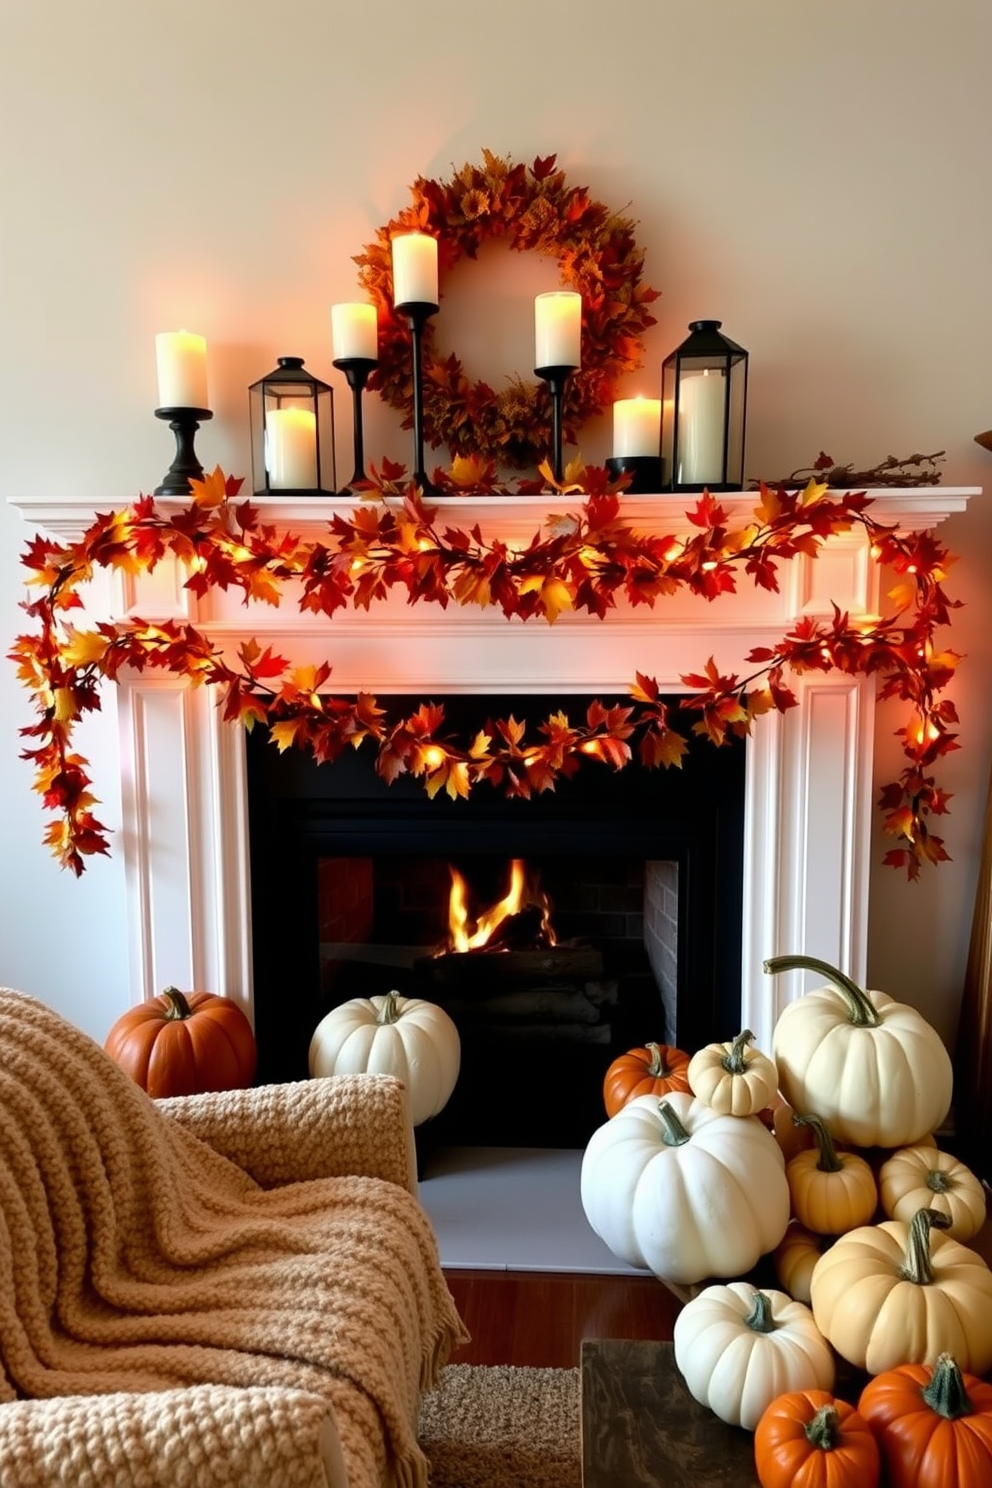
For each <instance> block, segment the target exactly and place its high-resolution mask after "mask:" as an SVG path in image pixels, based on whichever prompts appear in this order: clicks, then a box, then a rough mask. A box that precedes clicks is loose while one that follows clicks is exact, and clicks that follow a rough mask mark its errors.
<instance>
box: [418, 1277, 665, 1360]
mask: <svg viewBox="0 0 992 1488" xmlns="http://www.w3.org/2000/svg"><path fill="white" fill-rule="evenodd" d="M445 1276H446V1279H447V1282H448V1288H449V1290H450V1292H451V1295H452V1296H453V1297H454V1299H455V1303H456V1305H457V1307H458V1311H459V1313H460V1314H461V1317H462V1321H463V1322H464V1324H465V1326H466V1328H467V1329H468V1330H469V1332H470V1333H471V1335H472V1341H471V1343H469V1344H468V1345H467V1346H465V1347H464V1348H461V1349H459V1350H458V1351H457V1352H456V1353H455V1354H453V1355H452V1359H451V1362H452V1363H453V1364H518V1365H519V1364H530V1365H534V1366H536V1367H538V1368H555V1369H568V1368H572V1367H574V1366H577V1365H578V1363H579V1356H580V1352H581V1347H582V1340H583V1338H656V1339H665V1338H671V1336H672V1328H673V1326H674V1323H675V1317H676V1314H677V1312H678V1309H679V1305H680V1304H679V1302H678V1300H677V1299H676V1298H675V1297H674V1296H673V1295H672V1293H671V1292H670V1291H669V1290H668V1288H667V1287H666V1286H664V1285H663V1284H662V1283H661V1282H660V1281H657V1280H656V1279H655V1278H654V1277H651V1276H588V1275H583V1276H569V1275H563V1274H560V1273H546V1272H533V1271H460V1270H458V1271H456V1270H450V1271H446V1272H445Z"/></svg>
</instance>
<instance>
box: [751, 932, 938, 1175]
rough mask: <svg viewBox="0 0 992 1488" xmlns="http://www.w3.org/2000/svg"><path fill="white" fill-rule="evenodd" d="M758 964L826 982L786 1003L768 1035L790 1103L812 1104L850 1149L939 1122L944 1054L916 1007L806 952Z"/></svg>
mask: <svg viewBox="0 0 992 1488" xmlns="http://www.w3.org/2000/svg"><path fill="white" fill-rule="evenodd" d="M764 964H765V970H766V971H767V972H770V973H776V972H780V971H792V970H804V971H815V972H817V973H819V974H820V975H821V976H824V977H826V978H827V982H828V985H827V986H825V987H817V988H815V989H814V990H813V991H811V992H806V993H804V994H803V996H801V997H797V998H796V999H795V1000H794V1001H793V1002H790V1003H787V1004H786V1006H785V1007H784V1008H783V1010H782V1012H781V1013H780V1014H779V1017H778V1021H777V1022H776V1024H775V1028H774V1031H773V1034H772V1057H773V1058H774V1060H775V1063H776V1064H777V1066H778V1077H779V1088H780V1089H781V1092H782V1094H783V1095H784V1096H785V1098H786V1100H787V1101H789V1102H790V1104H791V1105H793V1106H794V1107H795V1108H796V1110H797V1111H815V1112H816V1113H817V1115H818V1116H820V1118H821V1119H822V1120H823V1121H825V1122H826V1123H827V1126H828V1127H829V1128H830V1130H831V1132H832V1133H833V1136H834V1140H835V1141H837V1142H840V1143H850V1145H851V1146H854V1147H902V1146H908V1145H909V1144H910V1143H913V1142H916V1141H918V1140H919V1139H920V1138H921V1137H923V1136H925V1135H926V1134H927V1133H928V1132H932V1131H935V1130H936V1129H937V1128H938V1127H939V1126H940V1124H941V1122H942V1121H943V1119H944V1117H945V1116H946V1115H947V1112H948V1111H949V1110H950V1105H951V1087H952V1083H953V1072H952V1067H951V1059H950V1055H949V1054H948V1052H947V1049H946V1048H945V1047H944V1043H943V1040H942V1039H941V1037H940V1035H939V1033H938V1032H937V1030H936V1029H935V1028H934V1027H933V1026H932V1025H931V1024H930V1023H928V1022H927V1021H926V1019H925V1018H924V1017H923V1016H922V1014H920V1013H918V1012H917V1011H916V1009H915V1008H912V1007H910V1006H909V1005H908V1004H907V1003H903V1002H897V1001H896V1000H895V999H894V998H892V997H888V996H886V994H885V993H884V992H872V991H869V992H866V991H864V990H863V989H862V988H861V987H859V986H858V985H857V983H856V982H853V981H852V980H851V978H850V977H849V976H845V974H844V973H843V972H841V971H838V970H837V969H836V967H833V966H830V965H828V963H827V962H826V961H820V960H817V959H816V957H813V956H775V957H773V958H772V959H771V960H769V961H766V962H765V963H764Z"/></svg>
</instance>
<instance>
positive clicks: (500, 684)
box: [13, 486, 977, 1045]
mask: <svg viewBox="0 0 992 1488" xmlns="http://www.w3.org/2000/svg"><path fill="white" fill-rule="evenodd" d="M974 494H977V488H972V487H939V486H938V487H932V488H925V487H916V488H911V489H908V490H895V489H880V490H877V491H873V492H869V495H870V496H871V497H872V508H871V510H872V513H873V515H874V516H876V517H877V518H878V520H880V521H883V522H891V523H893V524H895V525H897V526H899V527H900V528H902V529H905V530H918V529H925V528H930V527H933V526H936V525H937V524H938V523H939V522H941V521H942V520H943V519H944V518H945V517H947V516H949V515H951V514H952V513H956V512H959V511H962V510H964V509H965V507H966V505H967V502H968V499H969V498H970V497H971V496H972V495H974ZM721 499H722V501H723V502H724V504H725V505H726V506H727V507H728V508H729V509H730V510H731V512H732V513H734V512H737V513H739V514H741V515H743V514H744V513H745V512H749V511H750V509H751V506H752V505H753V498H752V497H751V496H750V495H749V494H747V493H740V494H739V495H735V494H730V495H727V496H724V497H722V498H721ZM170 501H171V498H167V499H163V501H162V502H161V503H160V504H161V506H162V507H163V509H166V510H167V509H168V507H169V504H170ZM13 504H15V505H17V506H18V507H19V509H20V510H21V512H22V514H23V516H24V518H25V520H26V521H27V522H29V523H30V524H31V525H32V526H33V527H35V528H41V529H43V530H45V531H47V532H49V533H51V534H52V535H53V536H56V537H58V538H60V539H62V540H66V539H72V538H73V537H77V536H79V535H80V534H81V533H82V531H84V530H85V528H86V526H87V525H88V523H89V522H90V521H91V520H92V515H93V511H94V506H93V503H92V502H83V501H77V500H70V501H59V502H50V501H34V500H27V501H19V502H15V503H13ZM111 504H112V505H116V506H123V505H125V504H126V503H125V502H123V501H118V502H115V503H106V504H104V505H102V506H101V507H100V508H99V509H106V506H107V505H111ZM177 504H182V503H177ZM576 504H577V498H554V499H550V498H547V497H544V496H540V497H486V498H464V499H462V498H457V499H447V500H444V501H443V502H442V503H441V505H442V506H443V511H442V514H441V517H442V520H443V521H446V522H448V523H450V524H451V525H454V526H462V527H465V528H469V527H471V526H473V525H474V524H476V523H478V525H479V526H480V527H481V528H482V530H483V532H484V533H485V534H486V535H487V536H490V535H499V536H500V537H502V538H503V539H504V540H506V541H507V542H510V543H512V542H514V541H518V542H524V543H526V542H527V541H529V540H530V537H531V536H532V534H533V533H534V531H536V530H537V528H538V527H539V526H540V525H541V523H542V522H543V520H544V519H545V518H546V517H548V516H550V515H553V514H554V513H556V512H567V511H571V510H574V509H575V506H576ZM354 505H355V501H354V498H352V497H350V496H348V497H343V498H342V497H335V498H330V499H327V500H323V499H321V500H319V501H305V500H295V499H285V500H278V499H273V500H271V501H266V502H264V503H262V512H261V515H262V520H263V521H266V522H271V523H274V524H276V525H283V526H286V527H289V528H291V529H292V530H293V531H295V532H300V533H304V534H312V535H317V533H318V532H324V531H326V523H327V522H328V520H329V518H330V516H331V514H332V513H333V512H334V511H335V510H344V511H350V510H351V509H352V508H353V507H354ZM683 513H684V503H683V502H682V501H681V500H680V498H677V497H671V496H659V497H627V498H625V499H624V503H623V514H624V517H625V519H626V520H627V521H628V522H629V524H630V525H631V526H633V527H634V528H636V529H638V530H642V531H652V530H660V529H663V530H664V531H666V532H678V531H680V530H681V529H682V528H683V527H684V526H685V519H684V514H683ZM184 578H185V574H184V573H183V571H182V570H181V568H180V567H179V565H177V564H176V563H175V561H174V560H172V559H167V560H165V561H164V562H163V563H161V564H160V565H159V566H158V568H157V569H156V570H155V571H154V573H153V574H150V575H147V574H145V575H141V576H138V577H137V578H136V577H133V576H131V575H127V574H119V575H108V574H103V573H101V574H98V575H97V578H96V581H95V582H94V583H93V584H92V585H91V586H90V590H89V591H88V593H87V594H86V595H85V597H86V599H87V611H86V613H85V615H79V616H77V623H86V622H88V621H91V620H95V619H99V618H105V617H107V616H114V615H123V614H131V615H135V614H137V615H141V616H143V617H145V618H147V619H164V618H170V617H171V618H177V619H184V620H189V621H191V622H193V623H195V624H196V625H197V626H199V627H201V628H202V629H203V630H204V631H205V632H206V633H207V634H208V635H210V636H211V637H212V638H214V639H215V640H216V641H217V642H218V643H220V644H221V645H224V646H228V647H230V648H231V649H232V651H233V648H234V647H235V646H236V645H237V644H238V643H239V641H240V640H241V639H242V638H244V637H246V636H249V635H253V636H255V637H256V638H257V639H258V640H259V641H260V643H261V644H262V645H263V646H265V645H271V646H272V647H273V649H274V650H275V651H278V652H279V653H280V654H282V655H284V656H287V657H290V658H291V659H292V660H293V662H294V664H304V663H307V662H313V663H315V664H317V663H320V662H322V661H324V660H325V659H326V660H329V661H330V662H331V664H332V667H333V671H332V676H331V686H332V687H333V689H334V690H335V692H338V693H340V694H342V695H349V694H354V693H356V692H359V691H372V692H374V693H375V694H376V695H377V696H378V697H379V699H380V702H382V703H383V704H384V705H386V706H388V704H389V699H390V697H391V696H396V697H400V696H403V695H412V696H415V697H418V698H423V699H432V698H436V697H440V696H443V697H445V698H449V699H463V700H470V699H477V698H479V697H480V696H486V697H490V698H499V697H510V696H513V697H516V696H521V695H522V696H533V697H535V698H537V697H541V698H549V697H550V698H554V699H556V700H557V702H558V704H559V705H560V706H561V707H563V708H564V709H565V711H568V710H569V707H570V706H571V705H572V700H574V701H575V704H576V705H579V706H581V699H584V698H588V697H591V696H596V697H600V698H614V699H618V700H622V699H623V697H624V696H625V693H626V689H627V687H628V686H629V685H630V683H631V682H632V681H633V677H634V673H635V671H637V670H639V671H642V672H645V673H647V674H649V675H651V676H654V677H655V678H657V680H658V683H659V685H660V687H661V688H662V690H663V691H664V692H669V693H673V694H677V693H679V692H680V691H681V690H682V685H681V683H680V680H679V679H680V675H681V673H683V672H685V671H688V670H698V669H699V668H700V667H701V665H702V663H703V662H704V661H705V660H706V658H707V657H708V656H713V658H714V660H715V661H716V664H717V665H718V666H719V667H720V669H721V670H722V671H738V672H739V671H740V670H741V669H742V658H743V656H744V655H745V654H746V652H747V651H748V650H749V649H750V648H751V647H752V646H755V645H761V644H768V643H769V642H771V641H774V640H775V639H777V638H778V637H779V636H781V635H782V634H783V633H784V632H785V631H786V630H787V629H788V628H789V626H790V624H791V623H793V622H794V621H795V620H796V619H797V618H798V617H800V616H802V615H808V614H812V615H821V614H828V613H829V611H830V607H831V604H832V603H836V604H837V605H838V606H840V607H841V608H842V609H844V610H847V611H848V612H849V613H850V614H851V615H852V616H857V615H859V614H864V615H870V614H874V613H877V612H878V611H879V609H880V608H881V601H880V596H879V588H878V584H879V574H878V572H877V569H876V565H875V564H874V563H872V561H871V559H870V556H869V553H868V549H867V544H866V541H865V539H864V537H863V535H862V534H861V533H860V532H858V531H854V532H852V533H850V534H847V535H844V536H841V537H835V538H832V539H831V540H830V541H829V542H828V543H827V545H826V547H825V549H824V550H823V552H822V553H821V555H820V556H819V558H818V559H817V560H815V561H811V560H809V559H807V558H805V557H799V558H797V559H795V560H794V561H793V562H792V563H789V564H784V565H783V566H782V568H781V570H780V581H781V590H780V591H779V592H778V593H769V592H767V591H759V590H754V589H752V588H750V587H749V584H748V581H747V580H746V579H745V577H744V576H743V575H742V576H741V579H740V583H739V592H738V593H737V594H736V595H733V596H727V595H725V596H722V597H721V599H720V601H719V602H718V603H713V604H710V603H707V602H706V601H705V600H703V599H702V598H700V597H698V596H693V595H688V594H682V593H679V594H676V595H673V596H670V597H669V598H667V599H664V600H662V601H661V602H660V603H659V604H658V605H657V606H656V608H655V609H654V610H648V609H646V608H644V607H641V608H638V609H630V608H627V607H624V606H622V605H618V607H617V610H616V611H615V612H613V613H611V614H610V615H609V617H608V618H607V619H606V620H605V621H599V620H597V619H595V618H593V617H590V616H586V615H577V614H568V613H566V614H564V615H562V616H561V617H560V619H559V620H558V622H557V623H556V624H555V625H554V626H548V625H547V624H546V623H544V622H537V621H531V622H527V623H526V624H525V623H523V622H519V621H516V620H512V621H510V620H507V619H505V618H504V617H503V616H502V614H500V613H498V612H496V611H490V610H483V611H477V610H475V609H462V608H458V609H455V608H454V607H451V608H449V609H448V610H441V609H440V608H438V607H435V606H427V605H417V606H413V607H410V606H408V605H406V604H405V602H404V600H403V599H402V597H401V596H399V595H397V596H395V597H394V598H392V599H390V600H389V601H388V602H385V603H382V604H379V605H375V606H373V607H372V609H371V610H369V611H368V612H363V611H358V612H356V611H348V612H339V614H338V615H336V616H335V618H334V619H333V621H328V620H326V619H324V618H318V617H314V616H312V615H305V614H302V613H300V612H298V611H297V610H295V609H294V607H293V605H292V603H291V602H290V601H286V602H284V604H283V606H282V607H281V608H279V609H272V608H271V607H267V606H263V605H257V604H252V605H248V606H245V605H244V604H242V603H241V601H240V597H239V596H238V595H237V594H234V593H224V592H221V591H215V590H211V591H210V592H209V593H208V594H206V595H205V596H203V597H201V598H199V599H197V598H196V597H195V596H194V595H193V594H192V593H191V592H190V591H188V590H187V589H185V588H184V587H183V584H184ZM790 685H792V687H793V690H794V691H795V692H796V694H797V697H798V699H799V706H798V707H797V708H794V709H792V710H790V711H789V712H788V713H785V714H781V715H779V714H770V715H767V716H765V717H764V718H762V719H760V720H759V721H758V723H757V724H756V726H755V728H754V732H753V735H752V736H751V738H750V739H749V740H748V742H747V748H746V751H745V758H744V764H743V775H744V791H743V822H742V849H741V854H742V878H741V895H740V898H741V903H740V936H739V947H740V949H739V981H740V1016H741V1022H742V1024H746V1025H747V1026H748V1027H750V1028H751V1029H753V1031H754V1032H755V1035H756V1038H757V1041H758V1042H759V1044H763V1045H767V1044H768V1042H769V1041H770V1036H771V1030H772V1027H773V1025H774V1021H775V1018H776V1016H777V1012H778V1010H779V1009H780V1008H781V1006H782V1005H784V1003H785V1001H787V1000H789V999H790V998H792V997H794V996H796V995H798V993H799V992H800V991H801V990H802V988H803V986H804V985H805V981H804V978H803V974H801V973H792V974H790V975H788V976H782V977H776V978H769V977H766V976H764V974H763V972H762V962H763V960H764V959H765V958H766V957H768V956H770V955H775V954H780V953H785V952H794V953H805V954H808V955H815V956H819V957H821V958H822V959H825V960H827V961H829V962H832V963H833V964H836V965H839V966H842V967H843V968H844V969H846V970H847V971H849V972H850V974H851V975H852V976H854V977H855V979H863V977H864V974H865V962H866V941H867V898H868V865H869V859H868V854H869V841H870V828H871V817H872V810H873V803H872V746H873V730H874V684H873V682H872V680H871V679H870V678H864V677H852V676H848V675H843V674H840V673H833V672H832V673H828V674H818V673H817V674H811V675H807V676H801V677H799V678H795V679H792V681H791V683H790ZM111 710H116V714H117V719H118V722H119V739H120V760H119V764H120V797H119V801H118V802H115V800H114V794H113V793H114V780H115V777H116V773H117V764H118V761H117V760H113V761H110V760H108V761H101V760H100V759H99V758H94V759H93V760H92V767H93V776H94V782H95V787H96V790H97V794H98V795H100V797H101V799H102V803H103V806H102V812H101V814H102V815H103V816H104V818H105V819H106V820H108V821H109V822H110V824H111V826H116V827H117V835H116V837H115V838H114V839H113V842H112V850H113V851H116V852H119V853H121V855H122V857H123V861H124V869H125V880H126V888H127V897H128V919H127V935H128V945H129V955H130V967H131V987H132V996H133V999H134V1001H135V1002H137V1001H140V1000H141V999H143V998H145V997H149V996H152V995H154V994H155V993H156V992H158V991H160V990H161V988H162V986H164V985H167V984H169V983H177V984H180V985H188V986H191V987H193V986H195V987H203V988H209V989H211V990H214V991H217V992H221V993H224V994H226V995H228V996H231V997H232V998H234V999H236V1000H237V1001H238V1002H239V1003H240V1004H241V1005H242V1006H243V1007H244V1008H245V1010H246V1012H247V1013H248V1014H249V1016H251V1017H252V1018H254V1017H255V989H254V983H255V971H254V967H253V935H252V923H253V919H255V918H257V916H258V914H259V913H260V910H259V906H258V902H257V895H254V896H253V889H252V873H251V868H250V834H249V810H248V795H249V792H248V770H247V764H246V747H245V735H244V733H243V732H242V731H241V730H240V729H239V728H236V727H232V726H231V725H227V724H224V723H223V722H222V720H221V718H220V715H219V712H218V709H217V708H216V706H215V701H214V699H213V698H212V697H211V696H210V694H209V691H208V690H207V689H203V688H200V689H194V688H190V687H189V686H188V684H187V683H186V682H185V681H183V680H182V679H178V678H174V677H172V676H169V675H166V676H160V675H153V674H146V675H134V676H131V675H127V676H122V677H121V679H120V682H119V685H118V686H117V687H108V688H107V689H106V692H105V694H104V711H105V712H107V711H111ZM715 752H718V751H715ZM337 768H338V766H337V765H335V766H331V767H330V769H331V770H332V771H333V770H335V769H337ZM602 773H604V774H605V772H602ZM621 773H626V772H621ZM668 773H669V774H670V776H671V777H672V779H676V778H677V772H674V771H672V772H668ZM421 804H422V805H423V804H424V803H421ZM521 804H522V805H523V806H524V807H525V809H526V803H521ZM429 806H430V808H437V807H441V808H442V811H443V810H445V809H446V808H444V803H441V802H433V803H429ZM115 815H116V818H117V819H116V821H115ZM430 820H431V818H430V817H429V816H428V817H427V821H428V822H429V821H430ZM442 820H443V816H442V815H441V814H439V815H438V817H437V823H438V824H439V825H440V823H441V822H442ZM286 931H287V934H291V933H292V926H291V925H289V926H287V927H286ZM284 995H285V997H286V999H287V1003H288V1001H289V1000H290V999H291V998H292V995H293V988H292V987H291V986H289V985H287V986H286V987H285V989H284Z"/></svg>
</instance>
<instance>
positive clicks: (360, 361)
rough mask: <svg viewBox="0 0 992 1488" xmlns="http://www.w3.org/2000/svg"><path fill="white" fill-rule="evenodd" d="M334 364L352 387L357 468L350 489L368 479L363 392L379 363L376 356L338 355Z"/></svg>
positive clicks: (352, 421)
mask: <svg viewBox="0 0 992 1488" xmlns="http://www.w3.org/2000/svg"><path fill="white" fill-rule="evenodd" d="M332 365H333V366H335V367H337V369H338V371H339V372H343V373H344V376H345V381H346V382H347V384H348V386H349V387H350V388H351V427H352V433H353V436H354V446H355V470H354V474H353V475H352V477H351V480H350V481H349V482H348V485H347V486H345V487H344V489H345V490H346V491H347V490H350V489H353V488H354V487H355V486H358V485H361V484H362V483H363V482H364V481H367V480H368V476H367V475H366V474H365V431H364V429H363V427H362V392H363V391H364V388H365V384H366V383H367V382H368V380H369V377H370V376H371V373H372V369H373V367H377V366H378V365H379V363H378V362H377V361H376V359H375V358H374V357H338V358H337V360H336V361H335V362H333V363H332Z"/></svg>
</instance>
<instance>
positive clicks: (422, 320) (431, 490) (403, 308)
mask: <svg viewBox="0 0 992 1488" xmlns="http://www.w3.org/2000/svg"><path fill="white" fill-rule="evenodd" d="M394 308H395V310H396V311H397V313H398V314H399V315H403V316H405V317H406V323H407V325H408V326H409V327H410V351H411V355H412V359H413V465H414V469H413V479H414V483H415V485H416V486H417V489H418V490H419V491H420V492H421V493H427V494H431V495H437V494H438V492H437V488H436V487H435V486H432V485H431V483H430V480H429V479H428V477H427V471H426V470H425V469H424V364H423V336H424V326H425V325H426V324H427V322H428V321H429V320H430V318H431V316H432V315H436V314H437V312H438V308H439V307H438V306H437V305H432V304H431V303H430V301H429V300H407V301H406V302H405V303H404V304H401V305H396V306H395V307H394Z"/></svg>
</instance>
